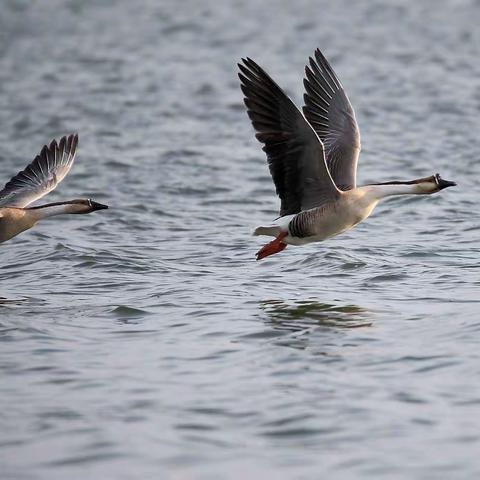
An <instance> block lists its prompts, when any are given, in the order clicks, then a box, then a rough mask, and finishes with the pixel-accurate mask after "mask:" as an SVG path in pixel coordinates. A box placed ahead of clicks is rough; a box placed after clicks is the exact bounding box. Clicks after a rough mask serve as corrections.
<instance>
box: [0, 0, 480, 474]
mask: <svg viewBox="0 0 480 480" xmlns="http://www.w3.org/2000/svg"><path fill="white" fill-rule="evenodd" d="M479 24H480V3H479V2H478V1H475V0H471V1H469V0H465V1H462V0H450V1H447V0H444V1H433V0H430V1H424V2H417V1H413V0H412V1H393V2H388V5H383V4H382V2H379V1H377V0H374V1H369V2H349V1H346V0H342V1H338V2H337V1H335V2H323V1H296V2H287V1H284V2H273V1H269V0H266V1H263V2H256V1H253V0H252V1H226V2H215V1H213V0H208V1H202V2H195V1H193V0H191V1H182V2H178V1H166V0H162V1H154V0H150V1H143V2H129V1H126V0H125V1H106V0H104V1H93V0H91V1H86V0H75V1H74V0H71V1H60V0H48V1H42V2H29V1H27V0H25V1H13V0H7V1H5V2H4V4H3V5H2V12H1V15H0V122H1V123H0V124H1V128H0V162H1V163H0V164H1V174H2V182H3V181H5V182H6V181H7V180H8V179H9V178H10V176H12V175H13V174H15V173H16V172H17V171H19V170H21V169H23V168H24V167H25V165H26V164H27V163H28V162H30V161H31V160H32V159H33V158H34V156H35V155H36V153H37V152H38V151H39V149H40V147H41V146H42V145H43V144H44V143H46V142H49V141H50V140H51V139H52V138H54V137H56V138H58V137H60V136H61V135H64V134H68V133H70V132H75V131H76V132H79V134H80V146H79V151H78V155H77V159H76V163H75V166H74V168H73V170H72V172H71V174H70V175H69V177H68V178H67V179H66V180H65V181H64V182H63V183H62V184H61V185H60V186H59V188H58V189H57V190H56V191H55V192H53V193H52V194H51V195H49V197H48V201H59V200H62V199H72V198H79V197H92V198H93V199H95V200H96V201H99V202H101V203H107V204H109V205H110V206H111V209H110V210H108V211H102V212H97V213H94V214H91V215H85V216H75V215H73V216H67V217H64V218H62V217H58V218H53V219H49V220H46V221H45V222H43V223H42V224H39V225H38V226H37V227H36V228H35V229H33V230H31V231H29V232H26V233H25V234H23V235H21V236H18V237H16V238H15V239H13V240H11V241H9V242H7V243H5V244H2V245H1V246H0V249H1V251H0V258H1V263H0V275H1V288H0V296H1V297H2V298H1V300H0V470H1V478H2V480H7V479H8V480H11V479H12V480H34V479H35V480H36V479H48V480H51V479H67V478H68V479H87V478H88V479H115V480H117V479H119V480H122V479H153V478H155V479H160V478H161V479H174V480H177V479H181V480H183V479H205V480H206V479H208V480H210V479H235V480H236V479H246V478H249V479H252V478H255V479H256V478H258V479H266V478H272V479H284V478H285V479H318V478H336V479H338V478H342V479H350V478H351V479H358V478H365V479H372V478H379V479H387V478H388V479H406V478H408V479H412V478H415V479H438V478H455V479H472V478H479V475H480V457H479V455H478V453H479V451H480V314H479V312H480V295H479V294H480V276H479V274H480V269H479V260H480V243H479V239H480V215H479V208H478V205H479V201H480V194H479V188H478V179H479V175H480V162H479V151H480V128H479V126H480V122H479V118H480V62H479V61H478V60H479V58H480V30H479V29H478V25H479ZM316 47H320V48H321V49H322V50H323V52H324V53H325V55H326V56H327V58H329V59H330V61H331V63H332V64H333V66H334V68H335V70H336V71H337V74H338V75H339V77H340V79H341V80H342V82H343V84H344V86H345V88H346V90H347V92H348V94H349V97H350V99H351V101H352V103H353V106H354V108H355V110H356V114H357V119H358V122H359V125H360V129H361V133H362V146H363V150H362V154H361V157H360V163H359V183H360V184H362V183H368V182H373V181H387V180H392V179H407V180H408V179H412V178H418V177H420V176H427V175H431V174H433V173H436V172H440V173H441V175H442V176H443V177H444V178H446V179H450V180H455V181H457V182H458V187H457V188H451V189H448V190H445V191H443V192H442V193H441V194H438V195H433V196H429V197H425V198H419V197H415V198H413V197H412V198H403V199H395V200H390V201H388V202H385V203H384V204H382V205H380V206H379V207H378V208H377V210H376V211H375V212H374V214H373V216H372V217H371V218H369V219H368V220H367V221H366V222H364V223H363V224H361V225H360V226H358V227H357V228H355V229H354V230H352V231H350V232H348V233H346V234H344V235H342V236H339V237H337V238H334V239H331V240H329V241H326V242H324V243H322V244H313V245H309V246H305V247H297V248H295V247H289V248H287V249H286V250H285V251H284V252H282V253H281V254H279V255H276V256H274V257H270V258H269V259H266V260H264V261H262V262H256V261H255V256H254V254H255V252H256V251H257V250H258V249H259V248H260V247H261V246H262V245H263V244H264V243H265V238H259V237H252V236H251V232H252V230H253V228H254V227H255V226H257V225H259V224H262V223H265V222H269V221H270V220H272V219H273V218H275V217H276V215H277V211H278V210H277V209H278V206H279V202H278V199H277V198H276V197H275V195H274V189H273V184H272V182H271V179H270V177H269V174H268V171H267V167H266V160H265V157H264V154H263V152H262V151H261V145H260V144H259V143H258V142H257V141H256V140H255V138H254V134H253V130H252V127H251V125H250V122H249V120H248V118H247V115H246V113H245V109H244V106H243V102H242V94H241V92H240V89H239V82H238V79H237V77H236V73H237V67H236V62H237V61H239V59H240V58H241V57H243V56H250V57H252V58H254V59H256V60H257V61H258V62H259V63H260V64H261V65H262V66H264V67H265V68H266V69H267V70H268V71H269V72H270V73H271V74H272V76H273V77H274V78H275V79H276V80H277V81H278V82H279V84H280V85H281V86H282V87H284V88H285V89H286V91H287V92H288V93H289V94H290V95H291V96H292V97H293V98H294V99H295V101H296V102H297V103H301V98H302V93H303V92H302V77H303V68H304V65H305V63H306V61H307V59H308V56H309V55H311V54H312V53H313V51H314V49H315V48H316Z"/></svg>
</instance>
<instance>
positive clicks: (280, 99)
mask: <svg viewBox="0 0 480 480" xmlns="http://www.w3.org/2000/svg"><path fill="white" fill-rule="evenodd" d="M242 62H243V64H238V67H239V69H240V73H239V74H238V76H239V78H240V81H241V89H242V91H243V94H244V95H245V99H244V101H245V105H246V107H247V112H248V116H249V117H250V120H251V121H252V124H253V127H254V129H255V130H256V132H257V133H256V137H257V139H258V140H259V141H260V142H261V143H263V145H264V146H263V150H264V151H265V153H266V154H267V160H268V166H269V169H270V173H271V175H272V178H273V182H274V184H275V188H276V192H277V195H278V196H279V197H280V201H281V205H280V216H279V218H278V219H276V220H275V221H274V222H273V223H272V224H270V225H267V226H260V227H258V228H256V229H255V232H254V235H267V236H272V237H275V239H274V240H273V241H271V242H270V243H268V244H266V245H265V246H264V247H263V248H262V249H260V250H259V251H258V252H257V254H256V256H257V260H260V259H262V258H265V257H267V256H269V255H273V254H275V253H278V252H281V251H282V250H283V249H285V248H286V246H287V245H304V244H307V243H311V242H320V241H322V240H325V239H326V238H329V237H333V236H335V235H338V234H340V233H342V232H345V231H346V230H349V229H350V228H352V227H354V226H355V225H357V224H358V223H360V222H361V221H363V220H365V219H366V218H367V217H368V216H369V215H370V214H371V213H372V211H373V209H374V208H375V206H376V205H377V203H378V202H379V201H380V200H381V199H383V198H385V197H390V196H392V195H411V194H414V195H415V194H416V195H429V194H432V193H435V192H438V191H440V190H443V189H444V188H447V187H451V186H454V185H456V184H455V183H454V182H450V181H447V180H444V179H442V178H441V177H440V175H439V174H438V173H437V174H435V175H432V176H430V177H425V178H419V179H416V180H411V181H408V182H404V181H392V182H385V183H376V184H372V185H366V186H362V187H357V185H356V171H357V161H358V155H359V153H360V131H359V129H358V125H357V121H356V119H355V113H354V111H353V108H352V105H351V104H350V101H349V100H348V97H347V94H346V93H345V90H344V89H343V86H342V84H341V83H340V80H339V79H338V77H337V75H336V74H335V72H334V71H333V69H332V67H331V66H330V64H329V63H328V61H327V60H326V58H325V57H324V56H323V54H322V53H321V52H320V50H318V49H317V50H316V51H315V55H314V58H312V57H310V62H309V65H307V66H306V68H305V73H306V78H305V79H304V86H305V90H306V93H305V95H304V101H305V106H304V107H303V110H302V111H301V110H299V109H298V108H297V107H296V106H295V104H294V103H293V102H292V100H290V98H289V97H288V96H287V95H286V94H285V92H284V91H283V90H282V89H281V88H280V87H279V86H278V85H277V84H276V83H275V82H274V81H273V80H272V78H271V77H270V76H269V75H268V74H267V73H266V72H265V70H263V69H262V68H261V67H260V66H259V65H257V64H256V63H255V62H254V61H253V60H251V59H250V58H246V59H242Z"/></svg>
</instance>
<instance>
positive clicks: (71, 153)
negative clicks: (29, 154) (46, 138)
mask: <svg viewBox="0 0 480 480" xmlns="http://www.w3.org/2000/svg"><path fill="white" fill-rule="evenodd" d="M77 144H78V135H69V136H68V137H62V138H61V140H60V142H58V143H57V142H56V140H53V141H52V142H51V143H50V145H48V146H47V145H45V146H44V147H43V148H42V151H41V152H40V153H39V154H38V155H37V156H36V157H35V159H34V160H33V162H32V163H31V164H30V165H28V167H27V168H26V169H25V170H23V171H22V172H19V173H18V174H17V175H15V176H14V177H13V178H12V179H11V180H10V181H9V182H8V183H7V184H6V185H5V187H4V188H3V190H1V191H0V243H2V242H5V241H7V240H9V239H10V238H12V237H15V236H16V235H18V234H19V233H21V232H24V231H25V230H28V229H29V228H32V227H33V226H34V225H35V224H36V223H37V222H38V221H39V220H41V219H42V218H46V217H52V216H53V215H61V214H62V213H90V212H94V211H95V210H102V209H104V208H108V207H107V205H102V204H101V203H97V202H94V201H93V200H90V199H78V200H69V201H68V202H56V203H47V204H46V205H40V206H36V207H29V206H28V205H30V204H31V203H33V202H34V201H36V200H38V199H39V198H41V197H43V196H44V195H46V194H47V193H49V192H51V191H52V190H53V189H54V188H55V187H56V186H57V185H58V184H59V183H60V182H61V181H62V180H63V179H64V178H65V176H66V175H67V173H68V172H69V171H70V169H71V168H72V164H73V160H74V158H75V152H76V150H77Z"/></svg>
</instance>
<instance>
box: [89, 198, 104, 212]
mask: <svg viewBox="0 0 480 480" xmlns="http://www.w3.org/2000/svg"><path fill="white" fill-rule="evenodd" d="M90 204H91V206H92V212H94V211H95V210H105V209H107V208H108V205H103V204H102V203H97V202H94V201H93V200H90Z"/></svg>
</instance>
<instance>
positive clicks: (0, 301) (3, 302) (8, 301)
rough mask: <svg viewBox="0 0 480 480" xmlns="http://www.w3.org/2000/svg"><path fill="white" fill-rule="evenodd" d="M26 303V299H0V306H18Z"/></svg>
mask: <svg viewBox="0 0 480 480" xmlns="http://www.w3.org/2000/svg"><path fill="white" fill-rule="evenodd" d="M24 302H28V298H5V297H0V305H18V304H21V303H24Z"/></svg>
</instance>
